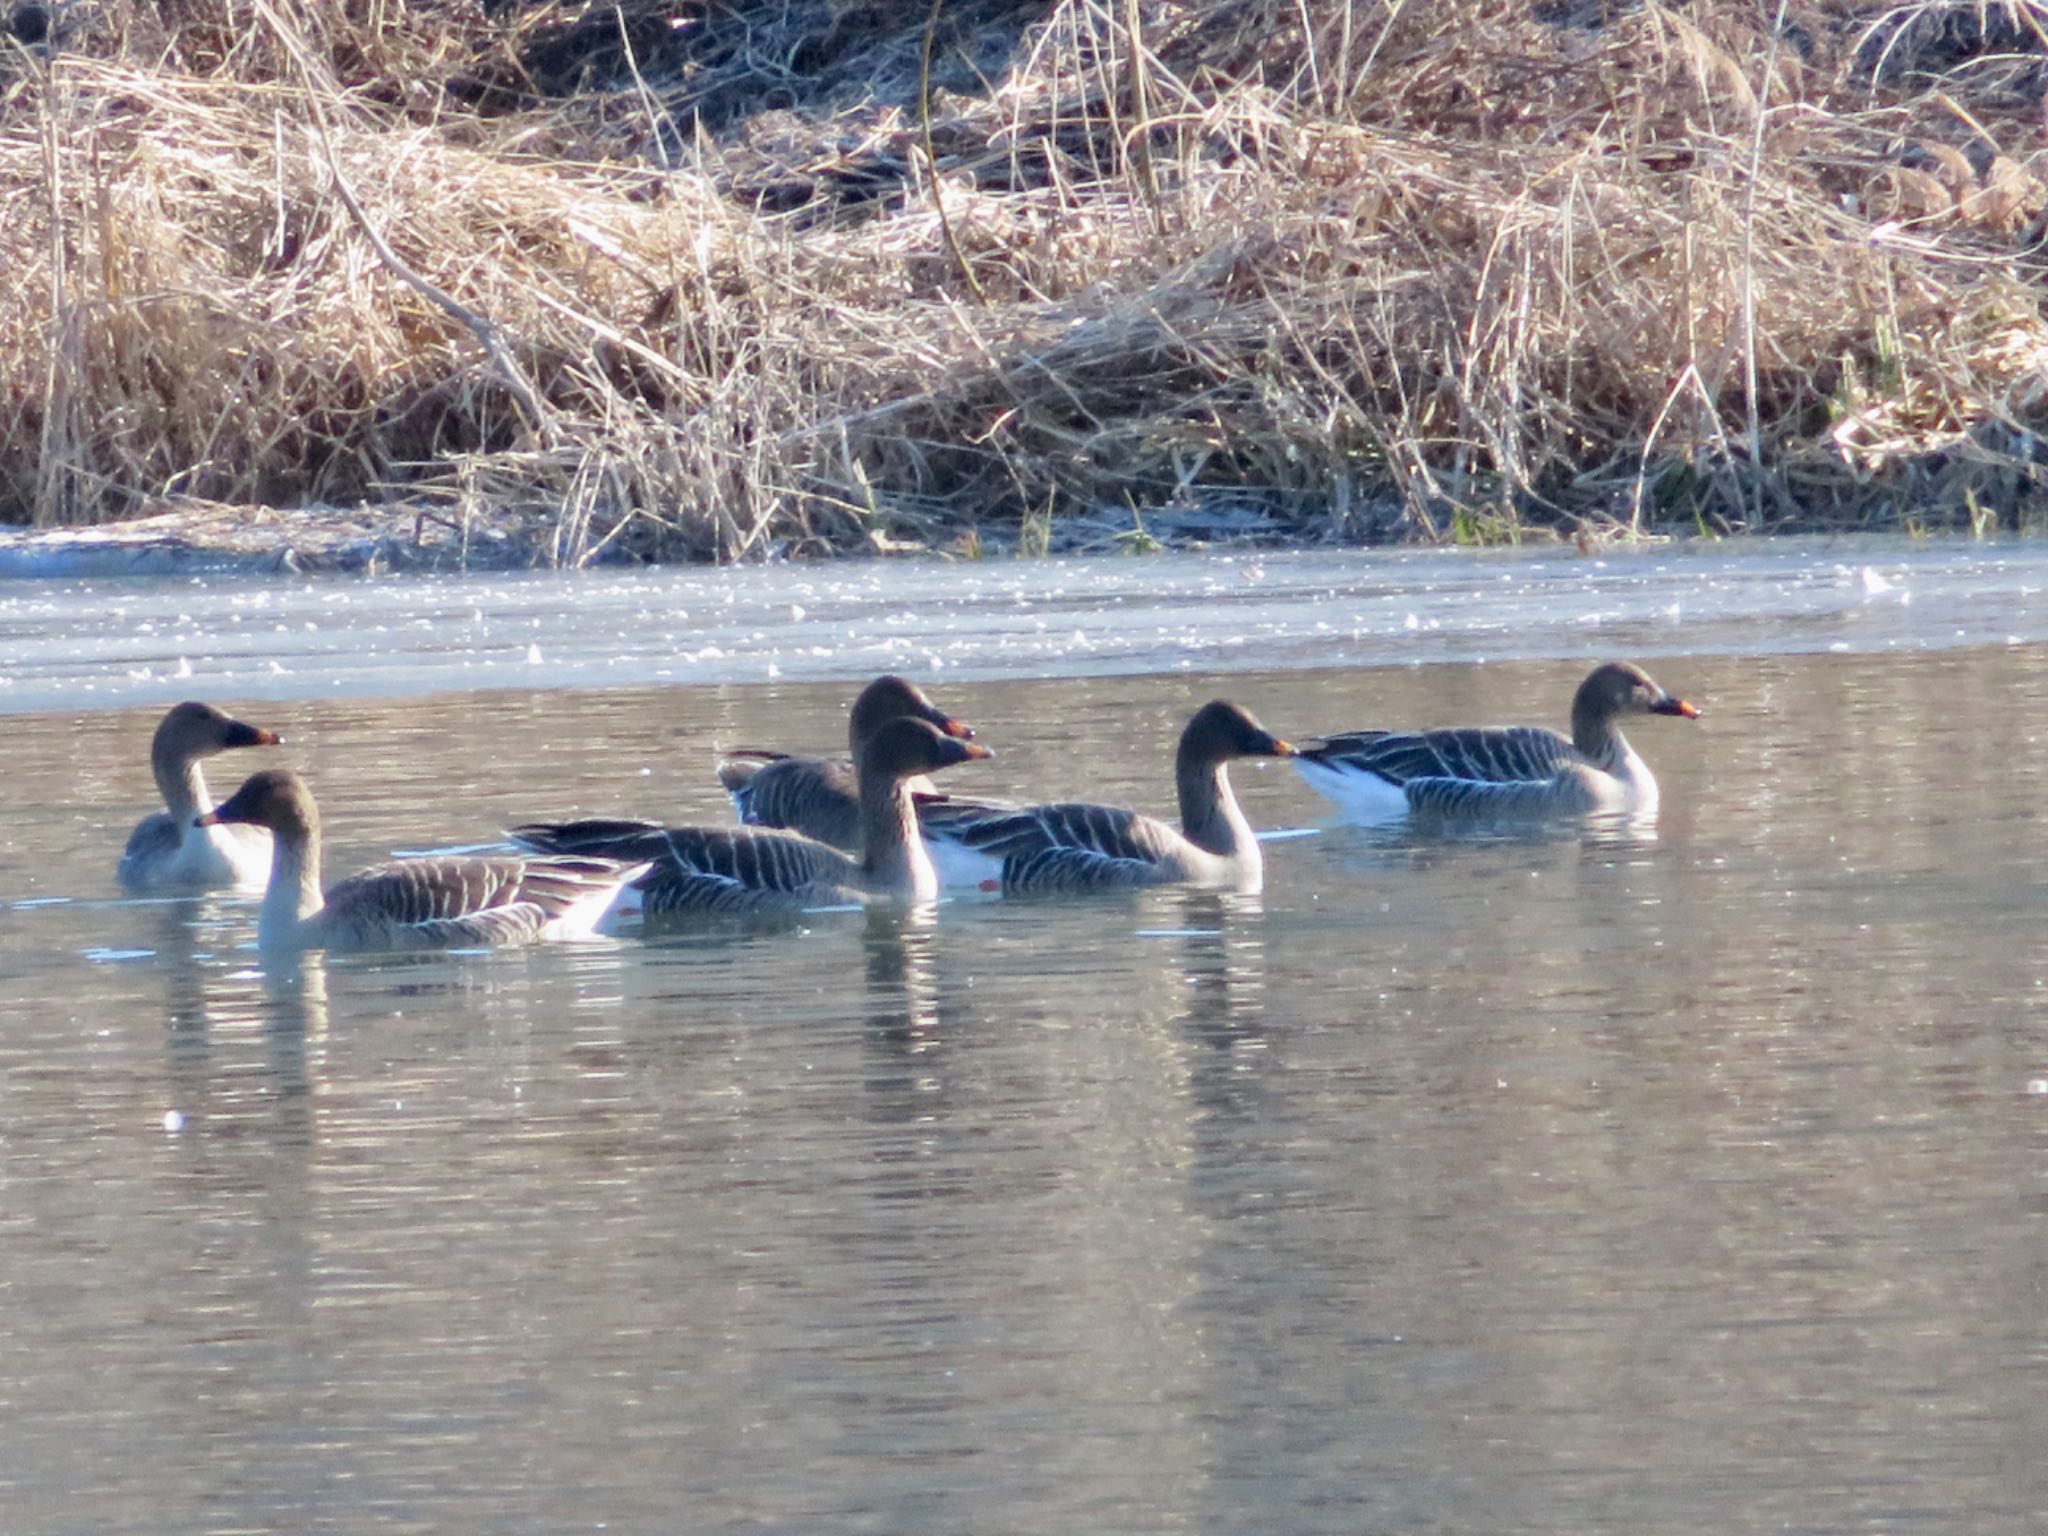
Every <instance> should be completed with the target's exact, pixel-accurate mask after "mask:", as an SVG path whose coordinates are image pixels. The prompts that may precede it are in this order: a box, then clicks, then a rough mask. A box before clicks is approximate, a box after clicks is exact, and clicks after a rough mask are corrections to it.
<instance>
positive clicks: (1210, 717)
mask: <svg viewBox="0 0 2048 1536" xmlns="http://www.w3.org/2000/svg"><path fill="white" fill-rule="evenodd" d="M1297 755H1298V754H1297V753H1296V751H1295V749H1294V748H1293V747H1292V746H1291V745H1289V744H1288V743H1287V742H1284V741H1282V740H1281V739H1280V738H1279V737H1278V736H1275V735H1274V734H1273V733H1272V732H1271V731H1269V730H1267V729H1266V728H1265V727H1264V726H1262V725H1260V724H1259V722H1258V721H1256V720H1254V719H1253V718H1252V716H1251V712H1250V711H1249V710H1247V709H1244V708H1242V707H1241V706H1239V705H1236V704H1233V703H1231V702H1230V701H1229V700H1228V699H1216V700H1214V701H1212V702H1210V703H1208V704H1204V705H1203V706H1202V707H1201V708H1200V709H1198V710H1196V711H1195V717H1194V719H1192V720H1190V721H1189V722H1188V724H1187V729H1186V730H1184V731H1182V732H1181V733H1180V753H1179V758H1180V761H1181V762H1182V763H1183V764H1188V765H1198V764H1199V765H1203V766H1213V765H1215V764H1218V763H1228V762H1231V761H1233V760H1235V759H1237V758H1240V757H1295V756H1297Z"/></svg>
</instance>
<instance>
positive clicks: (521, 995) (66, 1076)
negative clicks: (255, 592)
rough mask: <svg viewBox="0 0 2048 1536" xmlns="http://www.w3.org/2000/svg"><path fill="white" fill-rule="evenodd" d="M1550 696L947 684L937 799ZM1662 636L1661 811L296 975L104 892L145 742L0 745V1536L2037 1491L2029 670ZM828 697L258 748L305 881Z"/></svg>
mask: <svg viewBox="0 0 2048 1536" xmlns="http://www.w3.org/2000/svg"><path fill="white" fill-rule="evenodd" d="M1582 670H1583V665H1582V663H1578V662H1570V663H1566V662H1529V663H1513V664H1496V665H1492V666H1488V667H1484V668H1467V667H1452V668H1442V669H1438V668H1422V669H1400V670H1358V671H1344V672H1317V671H1291V672H1286V673H1278V674H1259V673H1244V674H1239V675H1233V676H1230V677H1228V678H1223V679H1217V678H1188V677H1174V678H1172V679H1170V680H1162V679H1160V678H1157V677H1127V678H1109V679H1097V680H1091V681H1085V682H1074V681H1061V682H1056V683H1055V682H1046V683H1022V682H988V683H978V684H971V685H954V686H952V687H950V688H947V687H943V686H942V687H941V688H940V696H941V698H942V701H943V702H944V703H946V704H947V705H948V706H950V707H952V708H954V709H956V710H957V711H958V712H960V713H962V714H963V715H965V716H967V717H968V718H970V719H972V720H973V721H974V722H975V723H976V725H977V726H978V727H980V729H981V732H982V739H983V740H984V741H987V742H989V743H991V744H992V745H994V746H995V748H996V749H997V751H998V752H999V753H1000V754H1001V755H1000V758H999V760H998V761H996V762H994V763H991V764H986V765H974V766H973V767H970V768H968V769H963V770H961V771H960V773H959V775H958V776H957V779H956V782H958V783H960V784H962V785H963V786H965V785H966V784H967V783H968V780H969V776H970V775H978V777H975V778H974V779H973V787H975V788H979V789H982V790H985V791H987V792H990V793H1024V794H1029V795H1034V796H1037V795H1043V796H1046V797H1052V796H1058V795H1067V794H1077V793H1088V794H1091V795H1097V796H1101V797H1104V798H1112V799H1118V800H1124V801H1128V802H1132V803H1138V804H1142V805H1146V806H1150V807H1155V808H1157V807H1164V806H1165V805H1167V804H1168V800H1169V797H1168V790H1167V783H1166V770H1165V764H1166V761H1167V759H1168V756H1169V754H1170V751H1171V743H1172V740H1173V737H1174V735H1175V733H1176V732H1177V730H1178V727H1179V723H1180V721H1181V720H1182V719H1183V718H1184V717H1185V715H1186V713H1187V712H1188V710H1189V709H1190V708H1191V707H1192V706H1193V705H1194V704H1195V703H1198V702H1200V701H1201V700H1202V699H1205V698H1207V697H1209V696H1211V695H1212V694H1215V693H1218V692H1227V693H1228V694H1229V695H1231V696H1233V697H1236V698H1238V699H1240V700H1242V701H1243V702H1245V703H1247V704H1249V705H1251V706H1252V707H1253V708H1254V709H1255V710H1256V711H1257V712H1258V713H1259V715H1260V716H1261V717H1262V718H1263V719H1264V720H1265V721H1266V723H1267V724H1268V725H1270V726H1272V727H1273V728H1275V729H1276V730H1279V731H1281V732H1283V733H1286V734H1290V735H1293V734H1299V735H1311V734H1314V733H1315V732H1317V731H1319V730H1330V729H1339V728H1345V727H1355V726H1362V725H1367V724H1373V723H1403V722H1417V723H1421V722H1425V721H1428V722H1437V723H1443V722H1463V721H1471V720H1484V719H1529V720H1555V719H1557V718H1559V717H1560V716H1561V715H1562V713H1563V710H1564V705H1565V701H1566V700H1567V698H1568V697H1569V694H1570V691H1571V688H1572V686H1573V684H1574V682H1575V681H1576V678H1577V676H1578V675H1579V673H1580V672H1581V671H1582ZM1655 670H1656V672H1657V674H1658V676H1659V678H1660V680H1661V681H1663V682H1664V683H1666V684H1667V685H1669V686H1671V687H1673V688H1675V689H1678V690H1679V691H1681V692H1683V693H1685V694H1687V695H1688V696H1690V697H1692V698H1693V699H1695V700H1696V701H1698V702H1699V703H1701V704H1702V706H1703V707H1704V708H1705V709H1706V710H1707V711H1708V715H1707V718H1706V719H1704V720H1702V721H1701V722H1699V723H1698V724H1697V725H1696V726H1688V725H1686V724H1684V723H1682V722H1676V721H1661V720H1660V721H1651V722H1648V723H1646V724H1645V725H1643V726H1642V727H1641V728H1640V729H1639V730H1638V731H1637V732H1636V733H1635V735H1634V739H1635V741H1636V743H1637V745H1638V746H1639V747H1640V748H1641V749H1642V751H1643V753H1644V755H1645V756H1646V757H1647V758H1649V760H1650V761H1651V762H1652V763H1653V764H1654V765H1655V766H1656V768H1657V770H1658V772H1659V774H1660V776H1661V778H1662V780H1663V784H1664V815H1663V819H1662V822H1661V825H1660V826H1659V827H1658V829H1657V834H1656V836H1655V837H1654V838H1651V839H1639V840H1634V841H1631V840H1627V839H1623V838H1600V837H1591V838H1581V837H1552V838H1531V839H1519V840H1517V839H1502V838H1473V839H1467V840H1461V841H1450V842H1444V841H1435V842H1428V841H1420V840H1416V839H1413V838H1410V837H1407V836H1405V835H1400V834H1394V835H1387V834H1364V833H1359V832H1352V831H1346V830H1343V829H1326V830H1324V831H1322V832H1320V833H1319V834H1318V835H1315V836H1310V837H1302V838H1297V839H1289V840H1281V841H1276V842H1274V843H1273V844H1272V845H1271V846H1270V847H1269V849H1268V868H1269V881H1270V889H1269V890H1268V891H1267V893H1266V894H1265V896H1264V897H1263V898H1262V899H1260V900H1257V901H1242V900H1235V899H1231V900H1225V899H1220V898H1217V897H1213V896H1202V895H1190V894H1181V893H1172V892H1161V893H1153V894H1151V895H1149V896H1147V897H1145V898H1142V899H1130V900H1126V899H1118V900H1105V901H1097V902H1085V903H1078V904H1068V905H1048V904H1030V905H1004V904H1001V903H995V902H985V901H974V900H969V901H963V902H955V903H949V904H948V905H946V906H945V907H943V908H942V909H941V910H940V911H939V913H938V915H937V918H936V921H934V922H932V923H930V924H929V925H926V926H913V927H908V928H905V927H902V926H900V925H896V924H892V923H889V922H877V921H872V920H870V919H868V918H867V917H865V916H864V915H862V914H858V913H827V914H819V915H815V916H813V917H810V918H808V919H806V920H805V921H804V922H803V923H802V924H801V925H799V926H798V928H797V929H796V930H794V931H780V932H757V933H744V932H730V931H727V932H700V933H685V934H681V935H677V936H674V937H670V938H666V939H663V940H661V941H660V942H657V943H637V942H636V943H627V944H623V945H620V946H618V947H615V948H590V949H568V950H564V949H546V950H535V951H527V952H517V953H508V954H498V955H484V956H453V957H432V958H427V959H418V958H413V959H405V960H389V959H386V960H376V959H369V960H364V959H357V960H351V961H348V962H335V963H331V964H325V965H323V964H321V963H320V962H319V961H317V960H311V961H308V962H307V964H306V965H305V967H304V968H303V969H302V970H300V971H297V972H282V973H267V972H266V971H265V969H264V968H263V966H262V965H261V964H260V963H259V962H258V960H257V958H256V956H255V955H254V952H253V951H252V950H250V949H249V948H248V944H249V940H250V938H251V934H252V927H253V918H254V910H253V907H252V906H251V905H250V904H249V903H247V902H236V901H228V900H207V901H199V902H124V901H119V900H116V899H114V898H115V892H114V889H113V884H112V866H113V862H114V857H115V854H116V852H117V851H118V848H119V845H120V843H121V840H122V838H123V837H124V836H125V833H126V830H127V827H128V825H129V824H130V822H132V820H133V819H134V817H135V816H136V815H138V814H140V812H141V811H142V810H143V809H145V808H146V804H147V789H148V783H147V774H146V770H145V768H144V767H143V758H144V753H145V751H146V743H147V739H148V735H149V731H150V729H151V727H152V725H153V723H154V716H155V713H156V710H155V709H154V708H151V709H148V710H141V711H136V712H123V713H92V714H85V715H82V716H72V715H51V714H30V715H17V716H13V717H10V718H9V719H8V721H7V725H8V736H7V740H6V743H5V745H4V747H0V763H4V765H5V769H6V772H7V776H8V784H9V788H10V791H11V794H10V811H9V815H8V817H7V818H6V820H5V822H4V823H0V895H4V896H5V897H6V898H7V900H6V901H5V902H0V998H4V1002H0V1529H4V1530H5V1531H7V1532H80V1533H85V1532H91V1533H114V1532H150V1533H158V1532H165V1531H178V1532H184V1531H266V1532H269V1531H275V1532H309V1531H337V1532H343V1531H345V1532H358V1531H365V1530H398V1531H406V1530H417V1531H435V1532H442V1531H490V1532H524V1531H536V1532H538V1531H547V1532H554V1531H566V1530H608V1531H630V1532H650V1533H652V1532H674V1531H741V1530H744V1531H772V1532H790V1533H797V1532H802V1533H816V1532H842V1531H847V1532H850V1531H875V1532H891V1533H894V1532H935V1533H936V1532H975V1533H984V1532H1047V1533H1071V1532H1093V1531H1101V1532H1109V1531H1198V1532H1243V1533H1271V1532H1330V1533H1358V1532H1379V1531H1404V1532H1406V1531H1442V1532H1469V1531H1485V1532H1524V1531H1528V1532H1546V1533H1548V1532H1555V1533H1560V1536H1565V1533H1580V1532H1586V1531H1591V1530H1599V1531H1615V1532H1630V1533H1641V1532H1694V1531H1697V1532H1702V1533H1708V1532H1711V1533H1715V1536H1721V1533H1726V1532H1731V1531H1735V1532H1746V1531H1762V1530H1772V1531H1796V1532H1837V1531H1839V1532H1851V1531H1854V1532H1870V1531H1893V1530H1916V1531H1943V1532H1947V1531H1955V1532H1971V1533H2003V1532H2033V1531H2038V1530H2041V1529H2043V1528H2044V1526H2048V1469H2044V1461H2043V1457H2042V1453H2041V1447H2042V1446H2043V1445H2048V1343H2044V1323H2043V1319H2044V1316H2048V1241H2044V1237H2048V1232H2044V1217H2048V1157H2044V1152H2048V995H2044V975H2048V958H2044V944H2043V939H2042V934H2043V931H2044V929H2043V916H2044V911H2048V882H2044V878H2043V876H2042V875H2041V873H2040V856H2039V855H2040V849H2041V847H2042V844H2043V841H2044V836H2043V827H2042V815H2043V813H2042V809H2041V796H2040V788H2039V786H2040V784H2041V783H2042V782H2043V770H2044V768H2048V748H2044V733H2048V652H2044V651H2042V650H2041V649H2038V648H2033V647H2015V648H2005V649H1979V650H1955V651H1947V652H1937V653H1931V654H1918V655H1886V656H1846V657H1845V656H1827V655H1802V656H1789V657H1770V656H1766V657H1764V658H1762V659H1745V660H1731V659H1725V658H1719V657H1709V656H1694V657H1685V656H1672V657H1665V658H1661V659H1659V660H1658V662H1657V664H1656V666H1655ZM849 692H850V690H849V689H848V688H847V687H845V686H844V685H830V686H816V685H806V686H802V687H780V688H777V687H751V688H744V689H671V690H643V691H621V692H582V693H549V694H536V695H523V694H514V693H498V694H490V695H442V696H439V697H434V698H428V699H423V700H413V701H407V702H403V703H398V704H391V703H370V702H356V701H350V702H343V703H327V704H316V703H307V702H303V701H301V702H283V703H279V704H276V705H268V706H264V707H263V708H262V709H261V710H258V709H255V708H246V709H245V710H244V713H245V714H246V715H247V716H248V717H249V718H251V719H254V720H256V721H258V722H259V723H261V724H265V725H270V726H274V727H277V728H279V729H282V730H283V731H284V732H285V733H286V734H287V736H288V738H289V739H290V742H291V745H290V747H289V749H288V750H287V752H286V753H285V754H283V756H282V758H281V759H280V760H284V761H290V762H293V763H297V764H301V765H305V766H307V767H309V768H310V769H311V771H312V776H313V777H314V780H315V783H316V788H317V789H319V790H320V791H321V792H322V793H323V796H324V803H325V807H326V810H327V818H328V822H329V834H330V855H331V857H332V859H333V861H334V864H335V866H336V867H337V868H341V869H345V868H347V867H349V866H350V865H352V864H355V863H358V862H362V861H364V860H367V859H369V858H371V857H374V856H378V855H380V854H382V853H383V852H384V851H385V850H388V849H390V848H393V847H421V846H429V845H448V844H462V843H467V842H479V841H484V840H486V839H488V838H490V837H491V836H492V835H493V834H494V833H495V831H496V829H497V828H499V827H500V826H502V825H503V824H505V823H507V822H510V821H513V820H516V819H520V818H524V817H529V816H535V815H556V814H564V813H568V812H572V811H577V810H583V811H599V810H621V811H632V812H641V813H656V814H670V815H674V816H677V817H679V818H689V817H703V818H715V819H721V820H722V819H724V818H725V816H726V815H727V812H726V810H725V808H724V807H723V805H722V804H721V803H720V802H719V799H718V797H717V796H716V793H715V786H714V785H713V784H712V781H711V779H710V776H709V774H708V771H707V754H706V752H705V750H704V749H705V747H706V745H707V744H708V743H710V742H713V741H718V742H727V743H738V742H762V743H771V744H783V745H802V744H808V743H816V744H818V745H821V746H829V745H830V744H831V743H833V742H834V741H836V740H837V739H838V738H839V736H840V733H841V730H842V725H841V721H842V719H843V714H842V711H843V708H844V703H845V699H846V696H847V694H848V693H849ZM224 702H234V701H233V700H224ZM253 755H254V754H252V756H253ZM237 766H238V767H240V766H248V765H247V764H246V763H244V764H238V765H237ZM218 777H219V778H220V779H221V780H223V781H224V782H223V783H222V784H221V785H220V787H221V788H223V789H225V788H226V787H229V784H228V782H225V781H231V780H232V779H233V778H234V777H235V773H234V771H233V770H232V769H231V770H230V771H229V772H227V773H224V774H220V775H218ZM1238 780H1239V783H1240V785H1241V786H1242V789H1243V793H1244V798H1245V801H1246V803H1247V806H1248V808H1249V809H1250V812H1251V814H1252V816H1253V819H1254V821H1255V822H1257V823H1258V824H1260V825H1262V826H1267V827H1299V826H1309V825H1315V824H1317V823H1319V822H1320V820H1321V817H1322V808H1321V802H1320V801H1318V800H1316V799H1315V798H1314V797H1313V796H1312V795H1311V794H1310V793H1309V792H1308V791H1307V790H1306V789H1305V788H1304V787H1302V786H1301V785H1300V784H1299V783H1297V782H1296V781H1295V780H1294V778H1293V776H1292V775H1291V774H1290V773H1288V772H1287V771H1286V770H1285V769H1284V768H1279V769H1275V770H1273V771H1265V772H1259V771H1253V772H1249V773H1246V772H1240V774H1239V775H1238ZM167 1115H174V1116H181V1117H182V1124H176V1122H175V1121H174V1122H173V1123H174V1124H176V1128H175V1129H171V1128H167V1124H166V1116H167Z"/></svg>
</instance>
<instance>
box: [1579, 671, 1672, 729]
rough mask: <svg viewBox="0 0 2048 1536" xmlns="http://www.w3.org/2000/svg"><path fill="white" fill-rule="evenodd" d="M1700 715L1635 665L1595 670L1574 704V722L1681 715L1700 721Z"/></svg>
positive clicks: (1590, 674)
mask: <svg viewBox="0 0 2048 1536" xmlns="http://www.w3.org/2000/svg"><path fill="white" fill-rule="evenodd" d="M1699 714H1700V712H1699V711H1698V710H1697V709H1695V708H1694V707H1693V706H1692V705H1690V704H1688V703H1686V701H1685V700H1684V699H1681V698H1679V697H1678V696H1677V695H1676V694H1673V693H1667V692H1665V691H1664V689H1662V688H1660V687H1659V686H1658V685H1657V683H1656V681H1655V679H1653V678H1652V677H1651V676H1650V674H1649V673H1647V672H1645V671H1644V670H1643V669H1642V668H1641V667H1639V666H1636V665H1635V664H1634V663H1633V662H1627V661H1610V662H1608V663H1606V664H1605V665H1604V666H1598V667H1595V668H1594V669H1593V670H1592V671H1591V672H1589V673H1588V674H1587V675H1586V680H1585V681H1584V682H1583V683H1581V684H1579V691H1578V695H1577V697H1575V698H1574V699H1573V700H1572V718H1573V719H1574V720H1577V719H1580V718H1582V717H1588V718H1594V719H1605V720H1611V719H1614V718H1615V717H1616V716H1619V715H1677V716H1679V717H1680V718H1681V719H1685V720H1697V719H1698V718H1699Z"/></svg>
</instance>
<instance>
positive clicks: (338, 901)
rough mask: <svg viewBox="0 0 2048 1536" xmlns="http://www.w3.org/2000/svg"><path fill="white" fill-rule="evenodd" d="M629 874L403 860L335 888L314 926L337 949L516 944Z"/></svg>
mask: <svg viewBox="0 0 2048 1536" xmlns="http://www.w3.org/2000/svg"><path fill="white" fill-rule="evenodd" d="M628 873H629V871H628V870H625V869H622V868H621V867H620V866H619V865H618V864H617V863H615V862H613V861H612V860H609V859H592V858H532V859H526V858H516V857H514V858H492V859H479V858H439V859H401V860H398V861H397V862H395V863H390V864H382V865H378V866H377V867H375V868H373V869H368V870H365V871H364V872H363V873H361V874H359V875H353V876H351V877H350V878H348V879H346V880H343V881H341V882H340V883H338V884H337V885H335V886H334V887H333V888H332V889H330V890H329V891H328V892H327V899H326V904H325V906H324V907H323V908H322V910H321V912H320V915H319V918H318V919H317V921H318V922H319V924H320V926H321V928H322V929H323V930H325V931H326V933H327V934H329V935H330V936H331V937H332V938H333V939H334V940H336V941H338V942H340V943H342V944H348V943H351V942H353V943H357V944H365V945H367V944H381V943H391V942H397V943H411V944H414V945H418V946H420V947H423V948H439V947H444V946H448V945H471V944H474V945H491V944H521V943H525V942H527V941H529V940H531V939H536V938H539V937H540V936H541V934H542V931H543V930H544V929H546V928H547V926H548V925H549V924H550V923H554V922H557V921H559V920H562V919H564V918H566V917H568V916H569V915H570V914H571V911H572V909H575V908H578V907H581V906H588V907H591V908H593V909H595V908H597V907H601V906H602V905H603V904H604V901H605V900H606V898H608V897H609V895H610V894H611V893H612V892H614V891H616V890H617V888H618V886H619V885H620V883H621V880H622V878H623V877H624V876H625V875H626V874H628ZM591 915H592V916H593V917H594V915H595V911H594V910H593V911H592V913H591Z"/></svg>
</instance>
